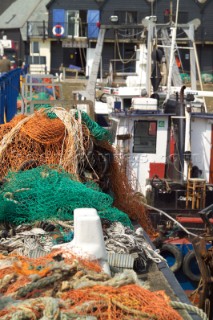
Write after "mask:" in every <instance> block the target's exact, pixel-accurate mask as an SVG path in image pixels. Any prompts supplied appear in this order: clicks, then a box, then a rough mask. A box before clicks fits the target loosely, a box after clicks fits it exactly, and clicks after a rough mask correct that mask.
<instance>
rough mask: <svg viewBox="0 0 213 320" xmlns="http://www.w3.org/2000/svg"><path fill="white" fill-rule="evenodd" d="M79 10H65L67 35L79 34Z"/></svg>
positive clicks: (75, 35) (74, 35)
mask: <svg viewBox="0 0 213 320" xmlns="http://www.w3.org/2000/svg"><path fill="white" fill-rule="evenodd" d="M79 21H80V19H79V11H75V10H69V11H67V35H68V36H72V37H78V36H79Z"/></svg>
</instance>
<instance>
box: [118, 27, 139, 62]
mask: <svg viewBox="0 0 213 320" xmlns="http://www.w3.org/2000/svg"><path fill="white" fill-rule="evenodd" d="M115 44H116V47H117V50H118V56H119V59H120V61H121V62H122V63H123V64H127V63H129V62H131V61H133V58H134V56H135V52H134V53H133V55H132V56H131V57H130V58H129V59H128V60H124V59H123V58H122V56H121V52H120V48H119V43H118V34H117V32H115Z"/></svg>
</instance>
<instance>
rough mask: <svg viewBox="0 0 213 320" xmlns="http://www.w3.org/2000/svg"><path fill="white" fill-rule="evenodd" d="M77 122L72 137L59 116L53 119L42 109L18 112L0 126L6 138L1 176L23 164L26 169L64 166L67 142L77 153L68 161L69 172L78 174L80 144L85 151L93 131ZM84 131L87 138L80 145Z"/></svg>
mask: <svg viewBox="0 0 213 320" xmlns="http://www.w3.org/2000/svg"><path fill="white" fill-rule="evenodd" d="M73 121H75V120H74V118H73ZM75 122H76V128H77V129H78V130H75V132H73V135H72V136H70V135H68V134H67V130H66V128H65V125H64V123H63V122H62V121H61V120H60V119H59V118H54V119H50V118H49V117H48V116H47V115H46V113H45V112H42V110H41V111H40V112H36V113H35V114H33V116H28V117H27V116H24V115H18V116H16V117H15V118H14V119H13V120H12V121H11V122H9V123H7V124H4V125H0V140H2V139H3V138H4V139H3V140H4V145H3V148H1V149H0V159H1V168H0V178H1V179H2V178H4V177H5V175H7V173H8V171H9V170H12V171H17V170H20V169H22V166H24V168H25V169H26V168H27V169H28V168H29V169H30V168H31V167H33V166H34V167H35V166H40V165H43V164H48V165H62V166H63V161H65V160H66V159H65V158H66V152H67V146H68V145H69V147H70V146H73V151H75V153H74V152H73V155H72V158H69V161H68V163H67V162H66V171H67V172H69V173H72V174H76V176H78V173H77V172H76V166H75V164H76V160H77V157H78V147H79V151H80V149H81V148H85V149H84V150H83V152H84V151H85V152H86V150H87V148H88V141H89V138H90V132H89V130H88V129H87V127H86V126H85V125H81V124H79V125H78V122H77V121H75ZM13 130H14V132H13ZM82 132H83V136H85V137H83V141H82V144H81V146H80V143H79V140H80V138H81V137H80V135H81V134H82ZM3 140H2V141H3ZM78 143H79V145H77V144H78ZM83 152H82V153H83ZM81 160H82V161H83V159H81ZM27 166H28V167H27Z"/></svg>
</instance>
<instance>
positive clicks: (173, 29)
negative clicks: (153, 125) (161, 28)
mask: <svg viewBox="0 0 213 320" xmlns="http://www.w3.org/2000/svg"><path fill="white" fill-rule="evenodd" d="M178 11H179V0H177V7H176V18H175V25H174V27H173V28H172V44H171V51H170V62H169V75H168V84H167V95H166V99H169V96H170V94H171V82H172V69H173V63H174V49H175V42H176V41H175V40H176V35H177V23H178Z"/></svg>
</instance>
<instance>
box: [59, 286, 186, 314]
mask: <svg viewBox="0 0 213 320" xmlns="http://www.w3.org/2000/svg"><path fill="white" fill-rule="evenodd" d="M61 298H62V299H63V300H68V299H69V300H70V301H72V305H70V308H71V310H73V311H75V312H76V311H77V312H76V313H79V314H82V315H83V314H85V310H86V312H87V314H89V315H93V316H96V317H97V318H98V319H100V320H106V319H113V320H120V319H158V320H181V319H182V317H181V316H180V315H179V314H178V313H177V312H176V311H175V310H173V309H172V308H171V307H170V306H169V298H168V297H167V296H166V295H165V293H164V292H163V291H157V292H151V291H149V290H147V289H145V288H143V287H140V286H138V285H135V284H131V285H126V286H122V287H119V288H114V287H105V286H94V287H93V288H92V289H91V288H86V289H79V290H72V291H69V292H66V293H63V294H62V295H61ZM85 302H87V304H85ZM81 306H84V308H82V307H81Z"/></svg>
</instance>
